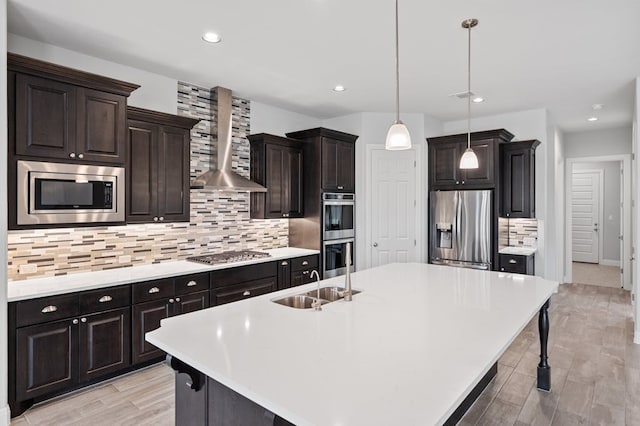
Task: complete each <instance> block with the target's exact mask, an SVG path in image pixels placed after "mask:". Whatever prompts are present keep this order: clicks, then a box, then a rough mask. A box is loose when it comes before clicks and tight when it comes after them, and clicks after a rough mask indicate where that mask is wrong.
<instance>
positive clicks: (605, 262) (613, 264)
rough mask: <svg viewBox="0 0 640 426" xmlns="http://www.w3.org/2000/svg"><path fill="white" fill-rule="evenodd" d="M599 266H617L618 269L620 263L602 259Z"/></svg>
mask: <svg viewBox="0 0 640 426" xmlns="http://www.w3.org/2000/svg"><path fill="white" fill-rule="evenodd" d="M600 264H601V265H604V266H618V267H620V261H619V260H611V259H602V260H601V261H600Z"/></svg>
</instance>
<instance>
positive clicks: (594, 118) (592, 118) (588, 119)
mask: <svg viewBox="0 0 640 426" xmlns="http://www.w3.org/2000/svg"><path fill="white" fill-rule="evenodd" d="M587 121H598V117H589V118H587Z"/></svg>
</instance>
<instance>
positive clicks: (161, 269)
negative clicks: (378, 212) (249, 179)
mask: <svg viewBox="0 0 640 426" xmlns="http://www.w3.org/2000/svg"><path fill="white" fill-rule="evenodd" d="M266 252H267V253H269V254H270V255H271V257H266V258H262V259H252V260H247V261H244V262H232V263H223V264H219V265H204V264H201V263H195V262H189V261H187V260H178V261H175V262H162V263H153V264H147V265H141V266H132V267H127V268H116V269H108V270H104V271H94V272H82V273H78V274H69V275H60V276H56V277H44V278H34V279H29V280H21V281H9V282H8V283H7V286H8V300H9V302H15V301H18V300H25V299H33V298H36V297H44V296H53V295H56V294H64V293H72V292H74V291H83V290H92V289H96V288H103V287H111V286H116V285H122V284H130V283H135V282H140V281H147V280H155V279H161V278H167V277H172V276H179V275H186V274H195V273H198V272H208V271H214V270H217V269H226V268H233V267H236V266H244V265H252V264H255V263H264V262H273V261H274V260H280V259H288V258H292V257H300V256H308V255H312V254H318V253H320V252H319V251H318V250H308V249H301V248H295V247H285V248H277V249H272V250H266Z"/></svg>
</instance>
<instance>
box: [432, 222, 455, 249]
mask: <svg viewBox="0 0 640 426" xmlns="http://www.w3.org/2000/svg"><path fill="white" fill-rule="evenodd" d="M452 229H453V225H452V224H450V223H437V224H436V232H437V237H436V238H437V241H438V248H446V249H450V248H452V245H451V234H452V232H451V231H452Z"/></svg>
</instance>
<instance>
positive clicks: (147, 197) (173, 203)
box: [126, 107, 198, 223]
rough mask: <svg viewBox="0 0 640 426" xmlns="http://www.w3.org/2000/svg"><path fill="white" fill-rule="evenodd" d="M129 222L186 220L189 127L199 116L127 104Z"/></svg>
mask: <svg viewBox="0 0 640 426" xmlns="http://www.w3.org/2000/svg"><path fill="white" fill-rule="evenodd" d="M127 115H128V120H129V123H128V128H129V169H128V170H129V173H128V174H127V210H126V211H127V214H126V216H127V217H126V221H127V222H128V223H144V222H188V221H189V215H190V210H189V209H190V207H189V183H190V179H189V159H190V141H191V134H190V131H191V128H192V127H193V126H195V125H196V124H197V123H198V120H194V119H192V118H187V117H179V116H177V115H172V114H165V113H160V112H155V111H149V110H145V109H142V108H134V107H129V108H128V111H127Z"/></svg>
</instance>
